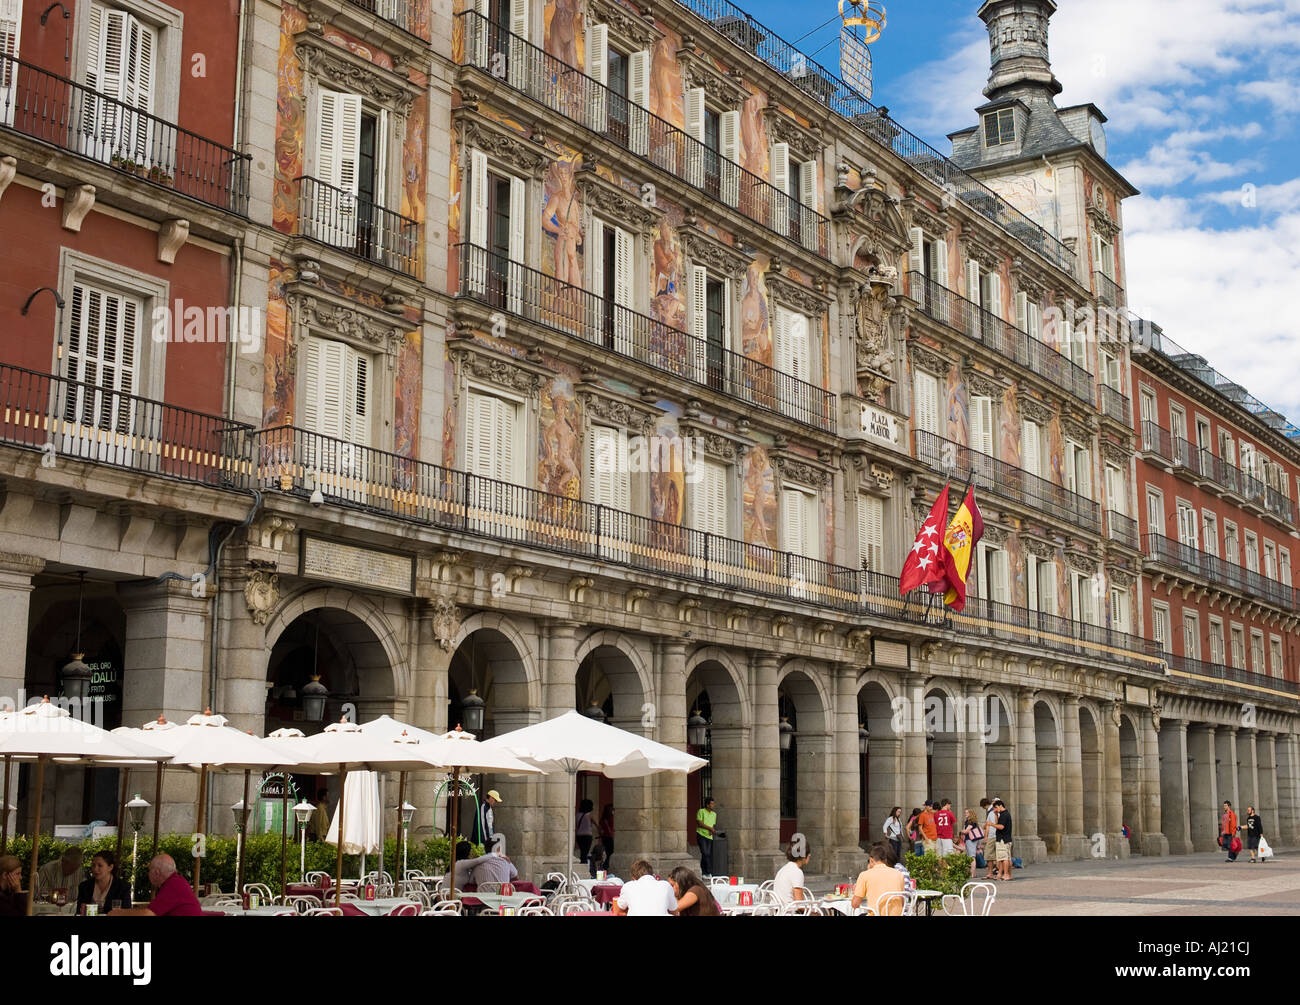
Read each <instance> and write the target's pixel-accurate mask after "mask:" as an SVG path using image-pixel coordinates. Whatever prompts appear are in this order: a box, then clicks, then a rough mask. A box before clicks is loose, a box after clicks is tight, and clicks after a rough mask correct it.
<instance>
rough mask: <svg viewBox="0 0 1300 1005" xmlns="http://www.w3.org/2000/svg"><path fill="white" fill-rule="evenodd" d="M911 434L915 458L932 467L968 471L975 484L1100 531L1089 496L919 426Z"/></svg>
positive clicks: (1097, 512) (957, 475) (1098, 509)
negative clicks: (1086, 497) (928, 431)
mask: <svg viewBox="0 0 1300 1005" xmlns="http://www.w3.org/2000/svg"><path fill="white" fill-rule="evenodd" d="M912 437H913V440H914V442H915V444H916V458H917V460H919V461H921V462H922V463H923V464H926V465H928V466H929V467H930V468H932V469H933V470H935V471H941V472H943V473H944V474H945V475H949V476H951V477H952V478H954V479H956V480H960V479H962V478H964V477H965V476H966V475H967V473H970V475H971V476H972V477H973V479H974V484H975V486H976V487H977V488H981V489H985V490H986V491H989V492H992V493H993V494H994V495H995V496H999V497H1001V498H1002V499H1006V500H1009V501H1011V502H1013V503H1015V504H1017V505H1019V506H1022V507H1024V508H1026V509H1028V510H1031V511H1037V512H1040V513H1047V514H1048V515H1050V516H1053V517H1055V518H1056V519H1057V520H1061V521H1063V522H1065V523H1068V524H1071V525H1073V526H1076V527H1079V528H1081V529H1083V530H1086V531H1091V532H1092V533H1093V534H1100V533H1101V507H1100V506H1099V505H1098V504H1097V503H1095V502H1093V501H1092V500H1091V499H1085V498H1084V497H1083V496H1081V495H1078V494H1077V493H1074V492H1071V491H1070V490H1069V489H1066V488H1062V487H1061V486H1060V485H1057V484H1056V483H1055V482H1049V481H1048V480H1047V479H1046V478H1039V477H1038V476H1037V475H1033V474H1030V473H1029V472H1028V471H1023V470H1021V469H1020V468H1017V467H1014V466H1012V465H1010V464H1006V463H1004V462H1002V461H999V460H998V459H997V458H994V457H990V456H988V454H981V453H979V452H978V451H975V450H972V449H970V447H964V446H962V445H961V444H959V443H954V442H953V441H951V440H945V439H943V438H942V437H940V436H936V435H935V434H934V433H927V432H925V431H924V430H920V429H918V430H916V431H914V432H913V434H912Z"/></svg>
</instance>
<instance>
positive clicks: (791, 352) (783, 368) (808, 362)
mask: <svg viewBox="0 0 1300 1005" xmlns="http://www.w3.org/2000/svg"><path fill="white" fill-rule="evenodd" d="M772 315H773V317H772V320H773V326H772V358H773V359H774V360H775V362H776V369H777V370H778V371H779V372H781V373H784V374H788V375H789V376H791V377H793V378H794V380H792V381H781V387H780V388H779V389H778V393H777V397H778V401H777V407H778V408H779V409H780V410H781V411H782V412H783V413H784V414H786V415H793V416H800V417H802V416H807V415H809V414H810V413H811V410H812V409H813V407H814V406H813V401H812V398H811V397H810V395H811V394H812V393H813V391H814V388H813V386H812V383H811V381H812V326H811V325H810V324H809V322H808V318H807V317H806V316H805V315H803V314H800V313H799V312H797V311H792V310H790V309H789V308H787V307H782V306H781V305H780V304H776V305H774V309H773V311H772Z"/></svg>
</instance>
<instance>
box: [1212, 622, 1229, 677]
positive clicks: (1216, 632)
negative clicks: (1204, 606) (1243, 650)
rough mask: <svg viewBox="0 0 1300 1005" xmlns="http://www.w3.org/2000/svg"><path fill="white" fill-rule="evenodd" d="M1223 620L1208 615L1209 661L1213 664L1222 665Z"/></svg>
mask: <svg viewBox="0 0 1300 1005" xmlns="http://www.w3.org/2000/svg"><path fill="white" fill-rule="evenodd" d="M1224 655H1225V654H1224V649H1223V620H1222V619H1221V618H1216V617H1214V616H1213V615H1211V616H1210V662H1211V663H1213V664H1214V665H1215V666H1223V665H1224Z"/></svg>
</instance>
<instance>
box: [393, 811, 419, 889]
mask: <svg viewBox="0 0 1300 1005" xmlns="http://www.w3.org/2000/svg"><path fill="white" fill-rule="evenodd" d="M397 812H399V813H400V814H401V815H402V882H403V883H405V882H406V835H407V832H408V831H410V829H411V818H412V817H413V816H415V807H414V806H412V805H411V804H410V803H408V802H405V801H403V803H402V805H401V806H399V807H398V808H397ZM402 889H405V886H403V888H402Z"/></svg>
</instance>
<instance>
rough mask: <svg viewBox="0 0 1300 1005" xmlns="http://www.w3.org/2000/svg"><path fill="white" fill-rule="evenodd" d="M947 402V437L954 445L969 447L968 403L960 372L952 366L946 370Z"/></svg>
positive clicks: (964, 384)
mask: <svg viewBox="0 0 1300 1005" xmlns="http://www.w3.org/2000/svg"><path fill="white" fill-rule="evenodd" d="M944 400H945V401H946V402H947V410H946V415H947V431H948V432H947V436H948V439H950V440H952V441H953V442H954V443H959V444H961V445H962V446H963V447H965V446H969V445H970V402H969V400H968V398H967V393H966V383H965V381H963V380H962V379H961V371H960V370H959V369H958V368H957V366H956V365H955V364H954V365H952V366H949V368H948V383H947V387H946V388H945V398H944Z"/></svg>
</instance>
